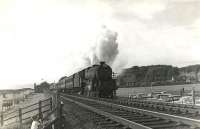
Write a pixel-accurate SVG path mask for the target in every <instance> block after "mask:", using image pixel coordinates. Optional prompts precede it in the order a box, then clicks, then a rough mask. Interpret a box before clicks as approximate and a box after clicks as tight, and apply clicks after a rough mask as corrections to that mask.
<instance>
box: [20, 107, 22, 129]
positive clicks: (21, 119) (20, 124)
mask: <svg viewBox="0 0 200 129" xmlns="http://www.w3.org/2000/svg"><path fill="white" fill-rule="evenodd" d="M19 126H20V128H21V129H22V109H21V108H19Z"/></svg>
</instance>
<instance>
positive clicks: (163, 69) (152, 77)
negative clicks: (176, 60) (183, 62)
mask: <svg viewBox="0 0 200 129" xmlns="http://www.w3.org/2000/svg"><path fill="white" fill-rule="evenodd" d="M199 70H200V65H193V66H187V67H182V68H178V67H174V66H171V65H151V66H141V67H139V66H133V67H131V68H127V69H124V70H123V72H122V74H121V75H119V77H118V84H119V85H120V86H123V87H134V86H137V87H138V86H150V85H151V84H152V85H172V84H184V83H197V82H199V81H200V71H199Z"/></svg>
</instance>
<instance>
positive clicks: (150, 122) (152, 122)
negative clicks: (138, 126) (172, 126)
mask: <svg viewBox="0 0 200 129" xmlns="http://www.w3.org/2000/svg"><path fill="white" fill-rule="evenodd" d="M167 123H169V121H167V120H164V119H157V120H156V119H155V120H153V121H144V123H143V125H145V126H150V125H160V124H167Z"/></svg>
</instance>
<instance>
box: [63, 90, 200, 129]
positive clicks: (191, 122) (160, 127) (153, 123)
mask: <svg viewBox="0 0 200 129" xmlns="http://www.w3.org/2000/svg"><path fill="white" fill-rule="evenodd" d="M61 99H62V100H67V101H71V102H74V103H75V104H78V105H79V106H81V107H84V108H86V109H88V110H91V111H92V112H95V113H97V114H99V115H101V116H102V118H103V120H104V123H106V124H105V125H107V126H106V128H116V127H119V126H120V127H122V128H135V129H191V128H193V129H194V128H200V121H199V120H195V119H191V118H185V117H180V116H175V115H169V114H164V113H158V112H154V111H148V110H144V109H137V108H133V107H128V106H123V105H119V104H113V103H109V102H105V101H98V100H94V99H89V98H83V97H78V96H72V95H66V94H61ZM105 120H106V121H105ZM97 121H98V120H97ZM100 121H101V120H100ZM100 123H102V121H101V122H100Z"/></svg>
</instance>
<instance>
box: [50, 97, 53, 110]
mask: <svg viewBox="0 0 200 129" xmlns="http://www.w3.org/2000/svg"><path fill="white" fill-rule="evenodd" d="M52 109H53V103H52V97H51V98H50V110H51V111H52Z"/></svg>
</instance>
